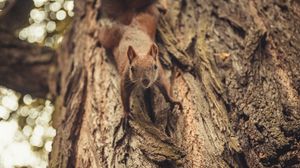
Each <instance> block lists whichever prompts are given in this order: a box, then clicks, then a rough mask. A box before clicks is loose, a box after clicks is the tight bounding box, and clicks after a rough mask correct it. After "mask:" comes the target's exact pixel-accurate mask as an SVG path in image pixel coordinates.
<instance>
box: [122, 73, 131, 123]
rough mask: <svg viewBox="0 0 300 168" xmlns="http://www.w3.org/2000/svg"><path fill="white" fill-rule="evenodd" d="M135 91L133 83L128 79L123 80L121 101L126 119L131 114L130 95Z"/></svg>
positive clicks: (123, 78)
mask: <svg viewBox="0 0 300 168" xmlns="http://www.w3.org/2000/svg"><path fill="white" fill-rule="evenodd" d="M133 89H134V85H133V83H132V82H131V81H130V80H129V79H128V78H127V77H126V75H125V77H122V79H121V100H122V105H123V108H124V117H125V118H127V117H128V115H129V113H130V95H131V92H132V90H133Z"/></svg>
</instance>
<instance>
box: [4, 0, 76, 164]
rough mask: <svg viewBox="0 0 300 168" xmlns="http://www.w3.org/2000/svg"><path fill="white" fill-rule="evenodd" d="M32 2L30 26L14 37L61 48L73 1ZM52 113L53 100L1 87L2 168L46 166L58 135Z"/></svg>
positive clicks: (5, 5) (37, 0)
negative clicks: (53, 125) (55, 137)
mask: <svg viewBox="0 0 300 168" xmlns="http://www.w3.org/2000/svg"><path fill="white" fill-rule="evenodd" d="M33 3H34V7H33V8H32V9H31V11H30V14H29V16H28V22H27V24H26V25H25V26H24V27H23V28H21V29H19V30H17V31H16V32H15V33H16V34H15V35H16V36H17V37H18V38H19V39H21V40H24V41H28V42H30V43H37V44H39V45H43V46H48V47H51V48H57V47H59V44H60V42H61V41H62V39H63V34H64V32H65V30H66V29H67V26H68V25H69V23H70V21H71V18H72V16H73V15H74V13H73V8H74V2H73V1H72V0H33ZM8 5H9V2H8V1H7V0H0V15H1V12H4V11H3V9H5V7H7V6H8ZM8 75H9V74H8ZM53 112H54V106H53V104H52V102H51V101H50V100H44V99H38V98H33V97H32V96H31V95H29V94H26V95H21V94H20V93H18V92H15V91H13V90H11V89H8V88H5V87H2V86H0V135H1V136H0V168H13V167H32V168H44V167H47V165H48V154H49V152H51V150H52V142H53V138H54V136H55V135H56V130H55V129H54V128H53V127H52V122H51V118H52V113H53Z"/></svg>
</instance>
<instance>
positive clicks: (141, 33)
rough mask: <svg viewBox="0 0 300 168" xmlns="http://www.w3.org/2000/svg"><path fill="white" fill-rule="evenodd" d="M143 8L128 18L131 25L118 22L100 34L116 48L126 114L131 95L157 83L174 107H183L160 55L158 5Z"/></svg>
mask: <svg viewBox="0 0 300 168" xmlns="http://www.w3.org/2000/svg"><path fill="white" fill-rule="evenodd" d="M133 1H135V0H133ZM136 2H141V1H137V0H136ZM147 2H148V1H147ZM133 4H134V3H133ZM139 5H141V4H139ZM142 7H143V8H144V9H143V11H140V12H139V13H133V14H130V17H131V16H134V17H133V18H129V19H128V18H127V19H125V20H131V23H130V24H129V25H128V26H126V25H124V24H123V25H122V24H114V25H113V26H112V27H110V28H103V29H102V30H101V32H100V37H99V38H100V42H101V44H102V45H103V46H104V47H106V48H109V49H112V50H113V54H114V58H115V62H116V64H117V68H118V71H119V73H120V75H121V98H122V105H123V107H124V112H125V116H128V114H129V112H130V95H131V92H132V90H133V89H134V88H135V87H136V86H141V87H143V88H148V87H151V86H153V85H156V86H157V87H158V88H159V89H160V91H161V92H162V94H163V95H164V97H165V99H166V100H167V101H168V102H170V103H171V104H172V106H173V105H175V104H177V105H179V106H180V108H182V106H181V103H180V102H178V101H176V100H175V99H174V98H173V96H172V87H171V85H170V82H169V80H168V79H167V77H166V75H165V72H164V70H163V68H162V66H161V64H160V61H159V58H158V47H157V45H156V44H155V34H156V28H157V22H158V19H159V15H160V13H159V11H158V8H157V6H156V5H155V4H151V5H148V6H147V7H144V6H142ZM127 11H130V10H127ZM131 11H133V10H131ZM124 16H129V15H127V14H126V15H124ZM122 21H123V20H122ZM125 24H126V23H125Z"/></svg>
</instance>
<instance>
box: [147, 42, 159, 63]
mask: <svg viewBox="0 0 300 168" xmlns="http://www.w3.org/2000/svg"><path fill="white" fill-rule="evenodd" d="M149 55H151V56H152V57H153V58H154V59H155V60H156V58H157V55H158V47H157V45H156V44H152V46H151V48H150V50H149Z"/></svg>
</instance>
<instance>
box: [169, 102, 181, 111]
mask: <svg viewBox="0 0 300 168" xmlns="http://www.w3.org/2000/svg"><path fill="white" fill-rule="evenodd" d="M175 105H178V107H179V110H180V111H182V110H183V106H182V103H181V102H180V101H173V102H172V103H171V107H172V109H174V107H175Z"/></svg>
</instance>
